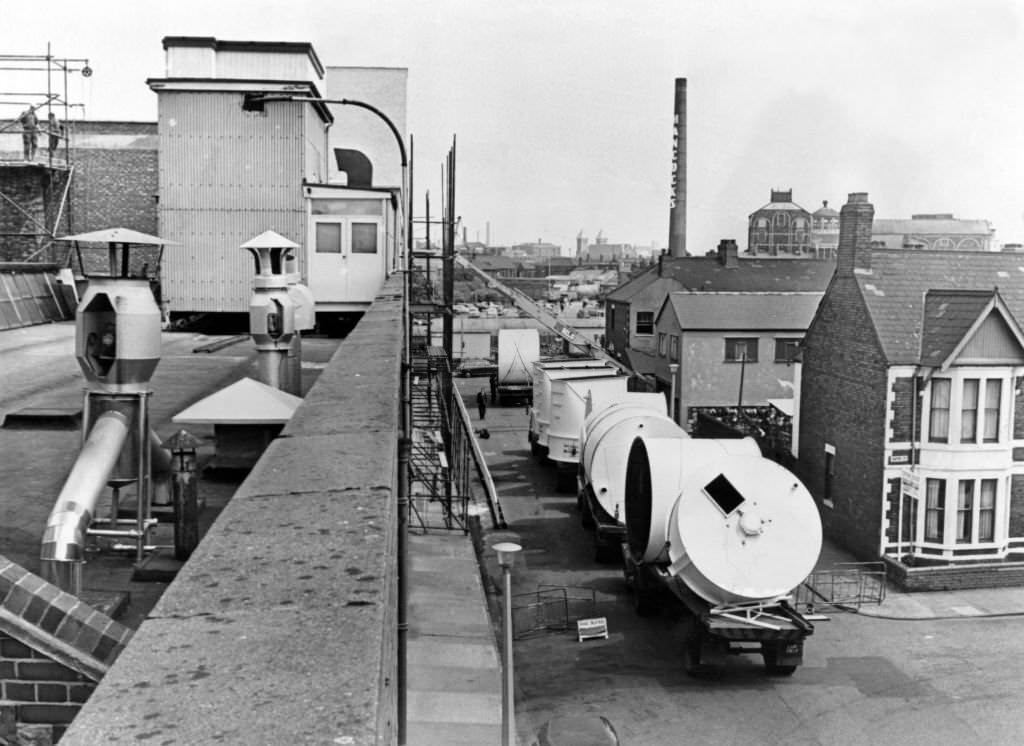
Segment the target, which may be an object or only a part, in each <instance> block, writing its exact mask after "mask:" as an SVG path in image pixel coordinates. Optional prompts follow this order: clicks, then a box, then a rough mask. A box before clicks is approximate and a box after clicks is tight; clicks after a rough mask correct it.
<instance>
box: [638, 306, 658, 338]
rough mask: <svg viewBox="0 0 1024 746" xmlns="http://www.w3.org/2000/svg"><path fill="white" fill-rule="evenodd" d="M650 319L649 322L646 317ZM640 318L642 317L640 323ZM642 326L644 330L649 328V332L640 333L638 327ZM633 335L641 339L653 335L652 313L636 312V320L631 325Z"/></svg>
mask: <svg viewBox="0 0 1024 746" xmlns="http://www.w3.org/2000/svg"><path fill="white" fill-rule="evenodd" d="M648 316H649V317H650V321H648V320H647V318H646V317H648ZM641 317H644V319H643V321H641ZM641 324H643V326H644V328H645V329H646V328H648V327H650V329H649V331H645V332H642V331H640V325H641ZM633 333H634V334H636V335H637V336H641V337H651V336H653V335H654V311H637V312H636V319H635V321H634V323H633Z"/></svg>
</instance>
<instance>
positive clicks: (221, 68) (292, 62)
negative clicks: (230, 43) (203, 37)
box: [213, 49, 323, 83]
mask: <svg viewBox="0 0 1024 746" xmlns="http://www.w3.org/2000/svg"><path fill="white" fill-rule="evenodd" d="M213 77H216V78H227V79H232V78H245V79H247V80H309V81H313V82H314V83H319V81H320V80H321V79H322V78H323V76H322V75H321V74H320V73H319V72H317V70H316V68H315V67H314V66H313V63H312V61H311V60H310V59H309V54H308V53H307V52H305V51H294V52H275V53H272V54H271V53H263V54H253V53H252V52H251V51H248V50H244V51H238V52H235V51H231V50H226V49H220V50H218V51H217V71H216V74H215V75H214V76H213Z"/></svg>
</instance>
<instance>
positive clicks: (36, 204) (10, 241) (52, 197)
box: [0, 166, 67, 262]
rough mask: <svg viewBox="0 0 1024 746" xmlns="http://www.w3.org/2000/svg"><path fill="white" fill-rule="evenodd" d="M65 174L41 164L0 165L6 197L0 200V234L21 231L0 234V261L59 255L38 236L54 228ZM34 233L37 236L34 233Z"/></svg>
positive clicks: (52, 259) (59, 229) (60, 227)
mask: <svg viewBox="0 0 1024 746" xmlns="http://www.w3.org/2000/svg"><path fill="white" fill-rule="evenodd" d="M66 182H67V174H66V172H63V171H55V170H52V169H48V168H44V167H42V166H30V167H24V166H22V167H13V166H0V189H2V190H3V193H4V195H5V196H6V197H7V199H4V200H0V233H3V234H23V236H17V235H4V236H2V237H0V261H4V262H18V261H24V260H28V259H30V258H31V260H33V261H42V262H57V261H59V260H60V259H61V258H62V257H63V251H62V249H61V247H59V246H51V242H50V241H49V239H48V238H47V237H46V236H45V235H42V234H41V232H42V231H43V226H45V228H46V230H50V229H52V228H53V227H54V225H55V223H56V221H57V216H58V205H59V203H60V197H61V195H62V194H63V192H64V186H65V184H66ZM64 228H66V221H63V220H62V221H61V222H60V224H59V225H57V229H56V231H55V232H56V233H58V234H60V233H64V232H65V231H64ZM37 234H38V235H37Z"/></svg>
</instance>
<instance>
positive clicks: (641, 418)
mask: <svg viewBox="0 0 1024 746" xmlns="http://www.w3.org/2000/svg"><path fill="white" fill-rule="evenodd" d="M640 434H645V435H650V436H654V437H665V438H679V439H680V440H681V439H683V438H688V437H689V436H688V435H687V434H686V431H685V430H683V429H682V428H681V427H679V425H677V424H676V423H675V422H673V421H672V420H671V419H670V418H669V417H668V414H667V408H666V403H665V397H664V395H662V394H648V393H640V392H630V393H627V394H625V395H624V396H622V397H621V398H620V400H619V401H617V402H616V403H614V404H612V405H610V406H607V407H604V408H602V409H598V410H595V411H593V412H592V413H591V414H590V415H589V416H588V417H587V419H586V420H585V421H584V423H583V427H582V428H581V433H580V444H581V445H580V468H579V485H578V486H579V492H578V506H579V509H580V512H581V513H582V516H583V525H584V526H586V527H588V528H593V530H594V549H595V555H596V557H597V559H598V560H599V561H606V560H607V561H610V560H613V559H615V558H617V557H620V556H621V555H620V552H619V545H620V544H621V543H622V542H623V541H624V540H625V537H626V511H625V490H626V463H627V460H628V458H629V451H630V447H631V446H632V445H633V440H634V439H635V438H636V437H637V436H638V435H640Z"/></svg>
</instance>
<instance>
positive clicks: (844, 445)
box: [798, 194, 888, 560]
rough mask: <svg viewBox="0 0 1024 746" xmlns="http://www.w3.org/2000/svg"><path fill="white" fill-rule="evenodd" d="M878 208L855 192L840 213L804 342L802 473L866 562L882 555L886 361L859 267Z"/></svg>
mask: <svg viewBox="0 0 1024 746" xmlns="http://www.w3.org/2000/svg"><path fill="white" fill-rule="evenodd" d="M873 216H874V207H872V205H871V204H870V203H869V202H868V201H867V195H865V194H851V195H850V199H849V201H848V202H847V204H845V205H843V208H842V210H841V211H840V235H839V252H838V255H837V260H836V271H835V275H834V276H833V278H832V282H831V283H830V284H829V287H828V289H827V290H826V292H825V297H824V298H823V299H822V302H821V305H820V306H819V307H818V312H817V314H816V315H815V317H814V320H813V321H812V322H811V326H810V328H809V330H808V332H807V335H806V337H805V338H804V343H803V370H802V374H801V394H800V454H799V465H798V472H799V474H800V476H801V478H802V479H803V480H804V483H805V484H806V485H807V488H808V489H809V490H810V491H811V493H812V494H813V495H814V496H815V498H816V499H817V500H818V502H819V505H820V507H821V515H822V523H823V526H824V529H825V532H826V534H827V535H828V536H830V537H831V538H832V539H834V540H835V541H836V542H837V543H839V544H840V545H842V546H844V547H846V548H847V549H849V550H850V551H852V552H853V553H854V554H855V555H857V557H858V558H860V559H862V560H874V559H877V558H878V556H879V554H880V553H881V547H880V546H879V527H880V526H881V525H882V521H883V520H884V518H885V516H883V511H884V506H883V492H884V491H885V489H886V486H885V484H884V483H883V468H884V455H885V444H886V442H887V435H888V433H887V432H886V419H887V411H886V399H887V396H886V395H887V391H888V368H887V363H886V360H885V358H884V355H883V353H882V350H881V348H880V347H879V344H878V337H877V335H876V333H875V329H874V324H873V322H872V320H871V317H870V316H869V314H868V310H867V307H866V304H865V302H864V299H863V297H862V296H861V292H860V286H859V285H858V283H857V279H856V274H855V270H856V269H866V268H870V266H871V249H870V244H871V225H872V220H873ZM826 444H831V445H832V446H833V447H834V448H835V457H834V461H833V468H834V475H833V477H832V480H831V484H832V495H831V500H832V506H831V507H829V506H827V505H826V504H825V503H824V491H825V484H826V473H825V471H826V463H827V462H826V453H825V445H826Z"/></svg>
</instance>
